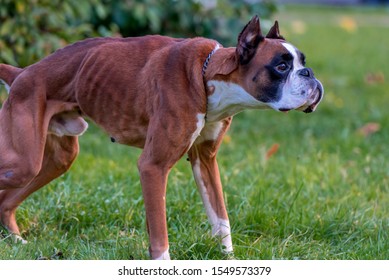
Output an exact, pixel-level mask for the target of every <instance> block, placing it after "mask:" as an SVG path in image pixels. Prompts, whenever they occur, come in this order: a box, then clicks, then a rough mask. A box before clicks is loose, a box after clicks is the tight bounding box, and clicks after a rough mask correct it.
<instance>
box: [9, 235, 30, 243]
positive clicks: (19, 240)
mask: <svg viewBox="0 0 389 280" xmlns="http://www.w3.org/2000/svg"><path fill="white" fill-rule="evenodd" d="M11 239H12V241H13V243H15V244H22V245H25V244H27V243H28V242H27V240H25V239H24V238H23V237H21V236H20V235H18V234H11Z"/></svg>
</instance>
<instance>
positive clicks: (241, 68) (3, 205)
mask: <svg viewBox="0 0 389 280" xmlns="http://www.w3.org/2000/svg"><path fill="white" fill-rule="evenodd" d="M304 64H305V62H304V55H303V54H302V53H301V52H300V51H298V50H297V49H296V48H295V47H294V46H293V45H291V44H289V43H287V42H286V41H285V40H284V38H283V37H282V36H280V34H279V29H278V24H277V22H276V23H275V24H274V26H273V27H272V28H271V29H270V31H269V33H268V34H267V35H266V36H263V35H262V33H261V29H260V23H259V19H258V17H256V16H255V17H253V18H252V20H251V21H250V22H249V23H248V24H247V25H246V26H245V28H244V29H243V31H242V32H241V34H240V35H239V37H238V44H237V46H236V48H223V47H222V46H221V45H220V44H218V43H217V42H216V41H213V40H209V39H205V38H194V39H174V38H170V37H163V36H145V37H139V38H123V39H122V38H95V39H88V40H85V41H81V42H78V43H75V44H73V45H70V46H68V47H65V48H63V49H61V50H58V51H56V52H55V53H54V54H52V55H50V56H48V57H47V58H45V59H43V60H41V61H40V62H38V63H36V64H33V65H31V66H29V67H26V68H24V69H20V68H16V67H12V66H9V65H4V64H0V79H1V80H3V82H4V83H5V84H6V87H7V89H8V91H9V97H8V99H7V100H6V101H5V102H4V104H3V107H2V109H1V111H0V189H1V190H2V191H0V221H1V223H2V224H3V226H5V227H6V228H7V229H8V230H9V232H10V233H13V234H14V236H15V237H16V239H19V240H20V241H21V242H25V241H24V240H23V239H22V238H21V237H20V231H19V228H18V225H17V223H16V219H15V211H16V208H17V207H18V206H19V205H20V204H21V202H22V201H23V200H24V199H26V198H27V197H28V196H29V195H30V194H31V193H33V192H34V191H36V190H38V189H39V188H41V187H42V186H44V185H46V184H47V183H49V182H50V181H52V180H53V179H55V178H57V177H58V176H60V175H61V174H63V173H65V172H66V171H67V170H68V169H69V167H70V166H71V164H72V162H73V161H74V159H75V158H76V156H77V154H78V136H79V135H81V134H82V133H83V132H84V131H85V130H86V129H87V127H88V125H87V123H86V122H85V120H84V117H87V118H89V119H91V120H93V121H94V122H95V123H96V124H98V125H99V126H100V127H102V128H103V129H104V130H105V131H106V132H107V133H108V134H109V135H110V136H111V139H112V141H115V142H118V143H121V144H125V145H130V146H136V147H139V148H143V152H142V154H141V156H140V158H139V161H138V169H139V173H140V180H141V185H142V191H143V196H144V202H145V208H146V218H147V229H148V233H149V238H150V255H151V258H153V259H169V258H170V256H169V244H168V234H167V227H166V212H165V194H166V182H167V176H168V174H169V171H170V170H171V168H172V167H173V165H174V164H175V163H176V162H177V161H178V160H179V159H180V158H181V157H182V156H183V155H184V154H186V153H187V154H188V156H189V159H190V162H191V164H192V169H193V173H194V177H195V180H196V183H197V185H198V188H199V190H200V193H201V197H202V199H203V202H204V205H205V209H206V212H207V215H208V218H209V221H210V223H211V225H212V233H213V235H216V236H220V237H221V242H222V245H223V250H224V251H225V252H232V250H233V249H232V241H231V233H230V223H229V220H228V217H227V211H226V207H225V204H224V201H223V192H222V185H221V181H220V175H219V170H218V165H217V162H216V154H217V151H218V148H219V146H220V144H221V140H222V138H223V135H224V134H225V132H226V131H227V129H228V128H229V126H230V124H231V120H232V116H233V115H234V114H236V113H238V112H240V111H242V110H244V109H246V108H249V109H254V108H257V109H265V108H273V109H275V110H278V111H289V110H292V109H298V110H301V111H304V112H307V113H309V112H312V111H314V110H315V109H316V106H317V105H318V104H319V102H320V101H321V99H322V96H323V87H322V85H321V83H320V82H319V81H318V80H317V79H316V78H315V77H314V75H313V72H312V70H311V69H309V68H306V67H305V65H304Z"/></svg>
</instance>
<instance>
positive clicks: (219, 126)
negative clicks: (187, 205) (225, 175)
mask: <svg viewBox="0 0 389 280" xmlns="http://www.w3.org/2000/svg"><path fill="white" fill-rule="evenodd" d="M230 123H231V118H228V119H226V120H223V121H220V122H215V123H210V124H206V126H205V127H204V129H203V131H202V132H201V136H200V137H199V138H198V139H197V140H196V141H195V143H194V145H193V146H192V148H191V149H190V151H189V153H188V155H189V159H190V161H191V164H192V169H193V175H194V177H195V181H196V184H197V187H198V189H199V191H200V194H201V198H202V200H203V203H204V206H205V210H206V212H207V216H208V220H209V222H210V224H211V226H212V234H213V235H214V236H219V237H220V238H221V242H222V246H223V248H222V251H223V252H224V253H231V252H232V251H233V248H232V239H231V229H230V223H229V219H228V215H227V210H226V207H225V203H224V198H223V189H222V184H221V180H220V174H219V167H218V164H217V161H216V154H217V151H218V149H219V146H220V144H221V141H222V138H223V136H224V134H225V132H226V131H227V129H228V128H229V126H230Z"/></svg>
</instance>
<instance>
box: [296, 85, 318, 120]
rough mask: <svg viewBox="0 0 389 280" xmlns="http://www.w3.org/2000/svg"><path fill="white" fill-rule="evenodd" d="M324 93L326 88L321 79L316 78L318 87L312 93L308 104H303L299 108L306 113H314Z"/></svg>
mask: <svg viewBox="0 0 389 280" xmlns="http://www.w3.org/2000/svg"><path fill="white" fill-rule="evenodd" d="M323 94H324V88H323V85H322V84H321V82H320V81H319V80H316V89H314V91H313V93H312V94H311V96H310V98H309V100H308V102H307V103H308V104H307V103H306V104H304V105H303V106H301V107H299V108H297V110H299V111H303V112H304V113H312V112H314V111H315V110H316V108H317V106H318V105H319V103H320V101H321V100H322V99H323Z"/></svg>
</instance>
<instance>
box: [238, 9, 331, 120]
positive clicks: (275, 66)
mask: <svg viewBox="0 0 389 280" xmlns="http://www.w3.org/2000/svg"><path fill="white" fill-rule="evenodd" d="M236 57H237V60H238V64H239V66H238V71H239V72H240V74H239V77H244V78H243V79H244V80H243V81H240V84H241V85H243V87H244V89H245V90H246V91H247V92H248V93H249V94H251V95H252V96H253V97H254V98H255V99H256V100H258V101H260V102H263V103H265V104H266V105H267V106H269V107H271V108H273V109H275V110H278V111H283V112H286V111H289V110H292V109H297V110H300V111H304V112H306V113H310V112H313V111H314V110H315V109H316V107H317V105H318V104H319V103H320V101H321V99H322V97H323V93H324V90H323V86H322V84H321V83H320V81H319V80H318V79H316V78H315V76H314V74H313V71H312V69H311V68H307V67H306V66H305V56H304V54H303V53H302V52H300V51H299V50H298V49H297V48H296V47H294V46H293V45H291V44H290V43H288V42H286V41H285V39H284V38H283V37H282V36H281V35H280V32H279V28H278V23H277V22H275V24H274V25H273V27H272V28H271V29H270V31H269V32H268V34H267V35H266V36H263V35H262V32H261V28H260V23H259V18H258V17H257V16H255V17H253V18H252V19H251V21H250V22H249V23H248V24H247V25H246V26H245V28H244V29H243V30H242V32H241V33H240V35H239V37H238V44H237V47H236Z"/></svg>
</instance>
